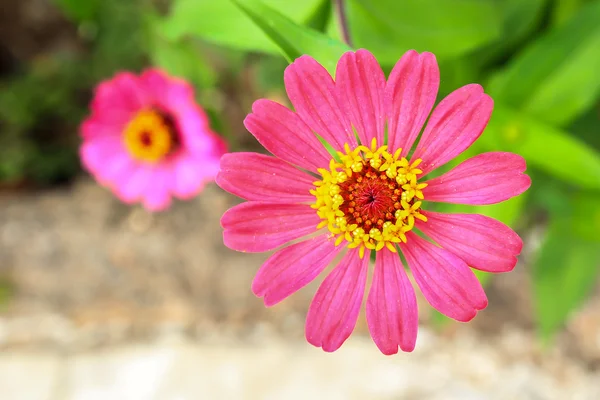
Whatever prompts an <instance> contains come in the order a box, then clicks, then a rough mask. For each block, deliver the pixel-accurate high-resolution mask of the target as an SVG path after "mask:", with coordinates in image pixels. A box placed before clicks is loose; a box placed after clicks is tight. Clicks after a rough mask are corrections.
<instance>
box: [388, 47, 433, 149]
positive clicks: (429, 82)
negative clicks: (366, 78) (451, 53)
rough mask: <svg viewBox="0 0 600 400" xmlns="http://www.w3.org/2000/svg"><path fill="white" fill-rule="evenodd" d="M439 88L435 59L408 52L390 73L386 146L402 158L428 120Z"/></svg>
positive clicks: (411, 51)
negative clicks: (398, 152) (397, 150)
mask: <svg viewBox="0 0 600 400" xmlns="http://www.w3.org/2000/svg"><path fill="white" fill-rule="evenodd" d="M439 86H440V71H439V68H438V65H437V61H436V59H435V56H434V55H433V54H431V53H427V52H425V53H421V54H419V53H417V52H416V51H414V50H410V51H408V52H406V53H404V55H403V56H402V58H400V60H399V61H398V62H397V63H396V65H395V66H394V69H392V72H391V73H390V77H389V79H388V81H387V84H386V86H385V102H386V104H387V118H388V146H389V148H390V149H391V150H392V153H393V152H394V151H396V149H398V148H402V155H403V156H406V155H407V154H408V152H409V151H410V149H411V148H412V146H413V143H414V141H415V139H416V138H417V136H418V135H419V133H420V132H421V129H422V128H423V124H424V123H425V120H426V119H427V117H428V116H429V113H430V112H431V109H432V108H433V105H434V104H435V99H436V96H437V92H438V89H439Z"/></svg>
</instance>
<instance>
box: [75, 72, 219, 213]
mask: <svg viewBox="0 0 600 400" xmlns="http://www.w3.org/2000/svg"><path fill="white" fill-rule="evenodd" d="M91 110H92V113H91V115H90V116H89V117H88V118H87V119H86V120H85V121H84V122H83V124H82V126H81V135H82V137H83V143H82V145H81V149H80V155H81V161H82V164H83V166H84V167H85V168H86V169H87V170H88V171H89V172H90V173H91V174H92V175H93V176H94V177H95V178H96V180H97V181H98V182H99V183H100V184H102V185H104V186H107V187H109V188H111V189H112V191H113V192H114V193H115V195H116V196H117V197H118V198H119V199H121V200H122V201H123V202H125V203H135V202H142V204H143V205H144V207H146V208H147V209H148V210H151V211H158V210H163V209H165V208H167V207H168V206H169V205H170V203H171V197H172V196H175V197H178V198H180V199H189V198H191V197H193V196H195V195H196V194H197V193H198V192H200V190H202V187H203V186H204V184H205V183H206V182H208V181H211V180H213V179H214V177H215V176H216V174H217V172H218V165H219V158H220V157H221V155H223V153H224V152H225V151H226V145H225V142H224V141H223V140H222V139H221V138H219V137H218V136H217V135H216V134H215V133H213V132H212V131H211V129H210V126H209V122H208V119H207V117H206V115H205V114H204V111H203V110H202V109H201V108H200V107H199V106H198V105H197V104H196V102H195V100H194V91H193V89H192V87H191V86H190V85H189V84H188V83H187V82H185V81H184V80H181V79H177V78H172V77H169V76H168V75H167V74H166V73H164V72H162V71H159V70H156V69H149V70H146V71H145V72H143V73H142V74H141V75H140V76H136V75H134V74H132V73H129V72H121V73H118V74H117V75H115V77H114V78H112V79H110V80H107V81H104V82H102V83H100V84H99V85H98V87H97V88H96V92H95V96H94V99H93V100H92V104H91Z"/></svg>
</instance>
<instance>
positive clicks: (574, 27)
mask: <svg viewBox="0 0 600 400" xmlns="http://www.w3.org/2000/svg"><path fill="white" fill-rule="evenodd" d="M598 21H600V0H596V1H594V2H591V3H589V4H588V5H586V6H585V7H583V8H581V10H580V12H579V13H578V14H577V15H576V16H575V17H573V18H572V19H571V20H570V21H569V22H568V23H566V24H564V25H563V26H561V27H559V28H557V29H554V30H552V31H550V32H549V33H547V34H546V35H544V36H542V37H540V38H539V39H538V40H537V41H535V42H534V43H533V44H532V45H530V46H528V47H527V48H526V49H525V50H524V51H523V52H522V53H521V54H519V55H518V56H517V57H516V58H515V59H514V60H513V61H512V62H511V63H510V64H509V65H508V66H507V68H506V69H505V70H504V71H502V72H500V73H499V74H498V75H496V76H495V77H494V78H493V79H492V81H491V83H490V86H489V93H490V94H491V95H492V97H494V99H495V100H499V101H502V102H504V103H506V104H508V105H510V106H513V107H515V108H518V109H520V110H522V111H524V112H527V113H530V114H532V115H534V116H536V117H538V118H539V119H541V120H543V121H545V122H548V123H551V124H556V125H565V124H568V123H569V122H570V121H572V120H573V119H574V118H576V117H577V116H578V115H579V114H581V113H582V112H584V111H585V110H586V109H588V108H589V107H590V106H591V105H592V104H593V103H594V101H595V100H596V98H597V96H598V94H600V74H599V73H598V71H600V51H598V49H599V48H600V23H598Z"/></svg>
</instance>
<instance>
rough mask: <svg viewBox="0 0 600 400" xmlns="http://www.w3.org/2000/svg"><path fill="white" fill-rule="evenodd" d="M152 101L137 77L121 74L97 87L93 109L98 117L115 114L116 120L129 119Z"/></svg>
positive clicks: (128, 73) (130, 74) (127, 73)
mask: <svg viewBox="0 0 600 400" xmlns="http://www.w3.org/2000/svg"><path fill="white" fill-rule="evenodd" d="M150 100H151V99H150V97H149V95H148V93H146V91H145V89H144V87H143V85H142V84H141V82H140V80H139V78H138V77H137V76H135V75H134V74H132V73H130V72H120V73H118V74H116V75H115V76H114V78H112V79H110V80H107V81H104V82H102V83H100V84H99V85H98V86H97V87H96V90H95V93H94V99H93V100H92V104H91V108H92V111H93V113H94V114H97V115H105V116H106V115H112V114H114V115H115V119H116V120H121V119H123V118H125V119H129V118H131V117H132V116H133V113H136V112H137V111H139V110H140V109H142V108H144V107H145V106H147V105H149V102H150Z"/></svg>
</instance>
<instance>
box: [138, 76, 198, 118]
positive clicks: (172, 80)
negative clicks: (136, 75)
mask: <svg viewBox="0 0 600 400" xmlns="http://www.w3.org/2000/svg"><path fill="white" fill-rule="evenodd" d="M140 83H141V85H142V86H143V87H144V89H145V90H146V92H147V93H148V95H149V96H151V97H152V100H153V102H154V103H155V104H156V105H158V106H161V107H163V108H165V109H166V110H168V111H175V112H176V111H177V110H179V109H181V108H185V107H188V106H190V105H193V104H195V102H196V100H195V98H194V88H193V87H192V86H191V85H190V84H189V83H187V82H186V81H185V80H183V79H180V78H176V77H171V76H169V75H167V73H165V72H164V71H161V70H159V69H156V68H149V69H147V70H145V71H144V72H143V73H142V74H141V75H140ZM205 119H206V117H205Z"/></svg>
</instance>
